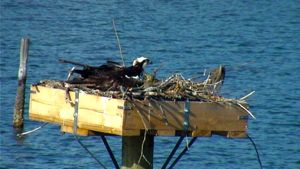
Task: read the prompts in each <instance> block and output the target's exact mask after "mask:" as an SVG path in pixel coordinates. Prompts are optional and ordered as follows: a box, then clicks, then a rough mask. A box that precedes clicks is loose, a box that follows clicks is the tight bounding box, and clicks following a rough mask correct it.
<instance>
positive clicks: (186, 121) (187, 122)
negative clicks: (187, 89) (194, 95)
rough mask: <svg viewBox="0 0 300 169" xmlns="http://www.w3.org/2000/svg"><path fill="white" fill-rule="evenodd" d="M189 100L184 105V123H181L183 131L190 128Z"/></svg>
mask: <svg viewBox="0 0 300 169" xmlns="http://www.w3.org/2000/svg"><path fill="white" fill-rule="evenodd" d="M190 112H191V111H190V100H189V99H186V101H185V103H184V122H183V130H184V131H187V130H188V129H189V127H190Z"/></svg>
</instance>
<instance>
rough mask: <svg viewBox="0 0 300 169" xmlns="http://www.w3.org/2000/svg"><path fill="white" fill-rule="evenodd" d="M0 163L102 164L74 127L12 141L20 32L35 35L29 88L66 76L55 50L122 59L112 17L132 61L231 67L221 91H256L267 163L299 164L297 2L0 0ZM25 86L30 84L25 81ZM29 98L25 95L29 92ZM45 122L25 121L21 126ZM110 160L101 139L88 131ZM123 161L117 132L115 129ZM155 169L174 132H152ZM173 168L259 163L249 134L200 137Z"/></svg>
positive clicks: (90, 58)
mask: <svg viewBox="0 0 300 169" xmlns="http://www.w3.org/2000/svg"><path fill="white" fill-rule="evenodd" d="M0 12H1V18H0V19H1V22H0V29H1V30H0V31H1V32H0V33H1V34H0V40H1V47H0V55H1V62H0V70H1V76H0V79H1V90H0V93H1V97H0V102H1V111H0V113H1V121H0V131H1V133H0V139H1V148H0V151H1V155H0V168H30V169H33V168H53V169H54V168H55V169H56V168H100V166H98V165H97V163H96V162H95V161H94V160H93V159H92V158H90V156H89V155H88V154H87V153H86V152H85V151H84V149H82V148H81V147H80V146H79V144H78V143H77V142H76V141H75V140H74V138H73V136H72V135H70V134H66V135H61V134H60V133H59V127H58V126H55V125H48V126H47V127H45V128H43V129H42V130H40V131H39V132H36V133H34V134H32V135H30V136H27V137H26V138H25V139H24V140H18V141H16V139H15V136H14V131H13V129H12V114H13V106H14V100H15V91H16V87H17V80H16V79H17V71H18V64H19V44H20V39H21V37H24V36H27V37H29V38H30V40H31V44H30V52H29V63H28V64H29V65H28V79H27V87H29V85H30V84H31V83H34V82H37V81H39V80H41V79H64V78H65V77H66V71H67V70H68V68H70V67H68V66H66V65H60V64H58V59H59V58H65V59H73V60H77V61H80V62H84V63H87V64H92V65H99V64H101V63H103V62H105V60H107V59H108V58H112V59H114V60H119V59H120V58H119V53H118V52H119V51H118V48H117V45H116V40H115V36H114V32H113V29H112V19H113V18H114V19H115V21H116V24H117V29H118V31H119V36H120V40H121V44H122V48H123V52H124V56H125V60H126V63H127V64H130V62H131V60H132V59H134V58H135V57H137V56H139V55H146V56H148V57H149V58H151V60H152V61H153V62H154V64H153V65H152V66H151V67H149V68H148V71H150V70H152V69H153V68H154V67H158V66H160V65H162V69H161V70H160V71H159V76H160V77H166V76H168V75H170V74H172V73H174V72H181V73H183V74H184V75H185V76H189V77H191V76H196V75H199V74H201V73H202V72H203V70H204V69H209V68H212V67H214V66H217V65H219V64H223V65H225V66H226V70H227V72H226V73H227V74H226V80H225V83H224V86H223V88H222V93H223V95H224V96H226V97H233V98H238V97H241V96H243V95H245V94H247V93H249V92H250V91H252V90H255V91H256V94H255V95H254V96H252V97H251V98H250V99H249V103H250V105H251V110H252V112H253V113H254V114H255V116H256V117H257V119H256V120H250V121H249V134H250V135H251V136H252V137H253V139H254V140H255V142H256V144H257V147H258V149H259V151H260V155H261V159H262V162H263V166H264V167H265V168H271V169H273V168H276V169H285V168H288V169H296V168H299V166H300V143H299V140H300V137H299V135H300V115H299V114H300V103H299V100H300V85H299V80H300V71H299V70H300V45H299V44H300V43H299V42H300V20H299V18H300V1H297V0H295V1H292V0H291V1H264V0H263V1H257V2H252V1H249V2H247V1H201V2H198V1H193V0H192V1H185V2H181V1H151V2H150V1H149V2H148V1H146V2H140V1H96V0H95V1H92V0H91V1H50V0H49V1H38V0H32V1H25V0H18V1H9V0H1V10H0ZM27 89H28V88H27ZM26 99H27V100H28V90H27V95H26ZM39 125H40V123H38V122H33V121H30V120H29V119H28V105H26V114H25V130H30V129H32V128H34V127H36V126H39ZM82 141H83V142H84V144H86V145H87V146H88V148H90V149H91V150H92V151H93V152H94V153H95V154H96V156H97V157H99V158H101V160H102V161H104V162H105V164H106V165H107V166H109V167H111V168H112V166H113V165H112V163H111V161H110V160H109V157H108V155H107V154H106V152H105V150H104V149H105V148H104V146H103V144H102V142H101V139H99V138H98V137H84V138H82ZM109 142H110V144H111V146H112V148H113V151H114V152H115V153H116V155H117V157H118V160H119V161H120V156H121V153H120V151H121V138H120V137H109ZM155 142H156V144H155V157H154V161H155V164H154V168H159V166H161V165H162V163H163V161H164V159H165V158H166V157H167V155H168V153H169V152H170V150H171V148H172V146H173V145H174V144H175V142H176V140H174V138H171V137H161V138H156V139H155ZM177 168H219V169H223V168H228V169H232V168H236V169H240V168H247V169H248V168H250V169H252V168H253V169H254V168H259V165H258V163H257V161H256V155H255V151H254V150H253V147H252V145H251V143H250V142H249V140H247V139H226V138H224V137H219V136H213V137H211V138H199V139H198V140H197V142H196V143H195V144H194V146H193V147H192V148H191V149H190V151H189V152H188V153H187V155H186V156H184V157H183V158H182V161H180V162H179V163H178V166H177Z"/></svg>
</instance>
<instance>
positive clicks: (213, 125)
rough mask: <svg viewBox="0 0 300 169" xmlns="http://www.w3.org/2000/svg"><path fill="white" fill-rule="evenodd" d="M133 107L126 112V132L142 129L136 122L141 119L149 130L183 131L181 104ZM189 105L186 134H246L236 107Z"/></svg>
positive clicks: (229, 105)
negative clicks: (236, 132)
mask: <svg viewBox="0 0 300 169" xmlns="http://www.w3.org/2000/svg"><path fill="white" fill-rule="evenodd" d="M132 104H133V103H132ZM134 104H135V108H136V109H137V110H132V111H128V112H126V117H125V118H126V120H125V124H124V128H125V129H136V128H141V129H144V128H145V127H144V124H143V123H142V122H138V121H137V119H138V120H139V121H142V119H143V120H144V123H145V124H146V126H147V127H148V128H149V129H157V130H170V129H175V130H182V129H183V120H184V118H183V116H184V113H183V109H184V102H170V101H161V102H159V104H155V103H153V104H152V105H153V106H152V107H150V106H147V104H146V103H144V104H143V103H141V102H137V103H134ZM190 104H191V105H190V106H191V113H190V128H189V130H197V129H199V130H207V131H212V130H216V131H223V130H228V131H245V130H246V125H247V121H246V120H240V118H239V117H240V116H245V115H247V113H246V112H245V111H244V110H243V109H242V108H240V107H238V106H236V105H232V104H229V103H217V102H209V103H208V102H191V103H190ZM159 106H161V107H162V109H163V112H162V111H161V110H160V108H159ZM149 109H150V111H149ZM139 114H140V115H139ZM162 114H165V119H166V120H167V121H168V124H167V125H166V124H165V121H164V118H163V115H162Z"/></svg>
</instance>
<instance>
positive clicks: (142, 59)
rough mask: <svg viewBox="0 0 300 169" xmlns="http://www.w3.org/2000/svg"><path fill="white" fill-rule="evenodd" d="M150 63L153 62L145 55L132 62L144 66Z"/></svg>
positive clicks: (134, 64)
mask: <svg viewBox="0 0 300 169" xmlns="http://www.w3.org/2000/svg"><path fill="white" fill-rule="evenodd" d="M148 64H151V61H150V60H149V59H148V58H146V57H144V56H141V57H138V58H136V59H135V60H134V61H133V63H132V65H133V66H138V65H142V67H143V68H144V67H146V66H147V65H148Z"/></svg>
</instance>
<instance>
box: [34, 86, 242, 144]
mask: <svg viewBox="0 0 300 169" xmlns="http://www.w3.org/2000/svg"><path fill="white" fill-rule="evenodd" d="M79 97H80V102H79V110H78V128H81V129H85V130H88V131H93V132H99V133H106V134H109V135H120V136H139V135H140V133H141V131H143V130H145V126H146V128H147V129H148V130H149V131H152V132H151V133H148V134H149V135H159V136H178V135H182V134H183V133H184V131H183V122H184V112H183V109H184V102H182V101H178V102H173V101H150V103H149V101H144V102H143V101H138V100H136V101H134V102H132V101H128V100H122V99H113V98H107V97H101V96H96V95H92V94H86V93H84V92H80V94H79ZM74 98H75V95H74V92H73V91H71V92H70V99H71V102H67V101H66V100H65V91H64V90H62V89H54V88H49V87H44V86H39V85H38V86H32V87H31V94H30V108H29V109H30V110H29V118H30V119H32V120H38V121H45V122H51V123H56V124H59V125H62V126H68V127H72V126H73V119H74V117H73V114H74ZM160 107H161V108H160ZM161 110H163V112H162V111H161ZM190 112H191V113H190V118H189V120H190V127H189V129H188V133H187V135H188V136H193V137H200V136H208V137H209V136H211V135H212V134H219V135H223V136H227V137H231V138H235V137H238V138H240V137H243V138H245V137H246V133H247V118H246V117H248V114H247V112H246V111H245V110H244V109H242V108H241V107H239V106H238V105H236V104H233V103H230V102H196V101H191V102H190ZM68 131H70V130H66V132H68ZM89 133H90V132H89Z"/></svg>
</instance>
